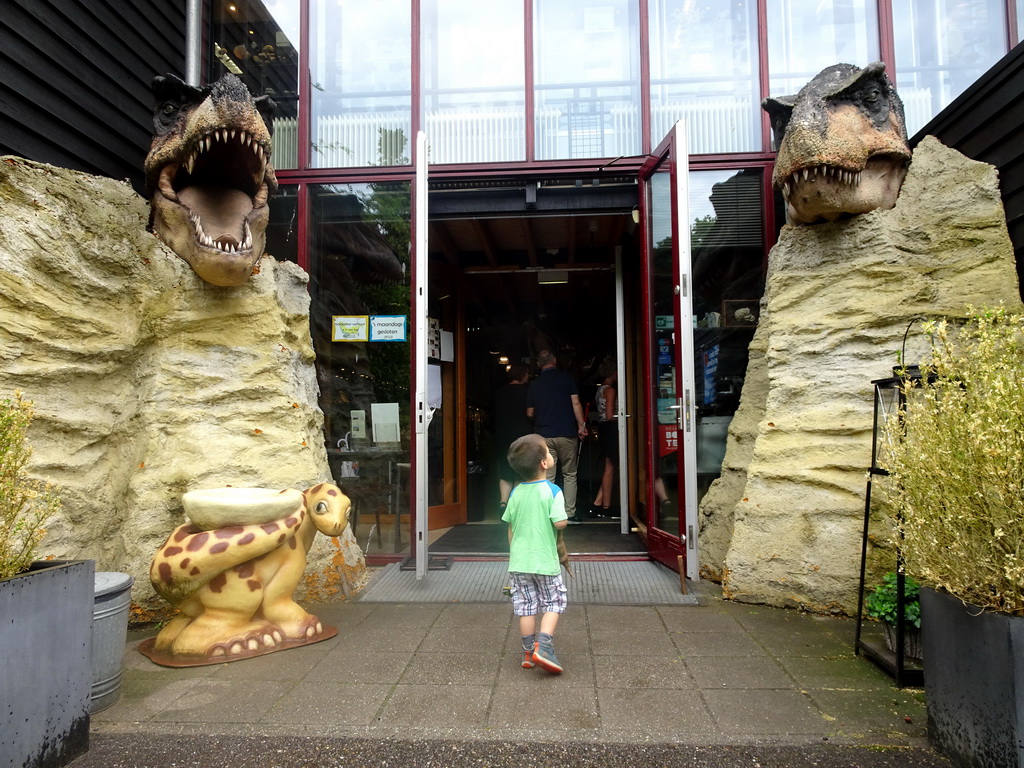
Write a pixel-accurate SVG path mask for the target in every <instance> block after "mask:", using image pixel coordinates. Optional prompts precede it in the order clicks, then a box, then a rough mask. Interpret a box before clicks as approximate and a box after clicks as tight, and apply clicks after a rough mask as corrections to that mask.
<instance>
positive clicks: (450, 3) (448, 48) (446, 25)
mask: <svg viewBox="0 0 1024 768" xmlns="http://www.w3.org/2000/svg"><path fill="white" fill-rule="evenodd" d="M420 14H421V24H422V28H423V36H422V46H421V55H422V58H423V65H422V72H423V114H424V117H423V120H424V125H425V127H426V132H427V137H428V138H429V140H430V161H431V162H432V163H472V162H497V161H513V160H523V159H525V157H526V92H525V77H526V74H525V65H524V46H523V34H524V33H523V3H522V0H488V2H486V3H481V2H479V1H478V0H444V2H441V1H440V0H424V2H423V3H422V4H421V6H420Z"/></svg>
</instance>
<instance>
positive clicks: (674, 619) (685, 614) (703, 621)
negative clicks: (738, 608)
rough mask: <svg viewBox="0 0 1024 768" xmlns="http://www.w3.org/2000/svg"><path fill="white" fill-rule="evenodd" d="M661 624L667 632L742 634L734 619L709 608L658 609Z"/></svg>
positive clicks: (740, 626) (741, 628) (740, 627)
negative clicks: (662, 623)
mask: <svg viewBox="0 0 1024 768" xmlns="http://www.w3.org/2000/svg"><path fill="white" fill-rule="evenodd" d="M658 612H659V613H660V614H661V619H662V622H664V624H665V626H666V627H667V628H668V630H669V632H714V633H716V634H724V633H735V632H742V631H743V627H742V625H741V624H740V623H739V622H737V621H736V619H735V617H733V616H729V615H728V614H724V613H719V612H717V611H714V610H712V609H709V608H704V607H699V608H687V607H680V608H666V607H664V606H662V607H659V608H658Z"/></svg>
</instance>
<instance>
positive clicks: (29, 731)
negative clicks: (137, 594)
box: [0, 560, 95, 768]
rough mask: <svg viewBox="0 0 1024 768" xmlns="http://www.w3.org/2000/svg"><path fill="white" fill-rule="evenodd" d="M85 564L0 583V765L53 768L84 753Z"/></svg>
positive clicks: (88, 567) (87, 661) (89, 579)
mask: <svg viewBox="0 0 1024 768" xmlns="http://www.w3.org/2000/svg"><path fill="white" fill-rule="evenodd" d="M94 570H95V564H94V563H93V561H92V560H73V561H53V562H43V563H35V564H33V566H32V568H31V569H30V570H28V571H26V572H25V573H21V574H19V575H17V576H13V577H11V578H9V579H4V580H0V659H2V662H0V712H2V713H3V715H2V717H0V766H2V768H7V766H12V768H13V767H14V766H17V767H18V768H22V766H24V767H25V768H56V767H57V766H62V765H66V764H67V763H69V762H71V761H72V760H74V759H75V758H76V757H78V756H79V755H82V754H84V753H85V752H86V751H87V750H88V749H89V699H90V692H91V689H92V665H91V660H92V617H93V605H94V598H93V593H94V590H95V586H94V583H93V581H94V577H93V571H94Z"/></svg>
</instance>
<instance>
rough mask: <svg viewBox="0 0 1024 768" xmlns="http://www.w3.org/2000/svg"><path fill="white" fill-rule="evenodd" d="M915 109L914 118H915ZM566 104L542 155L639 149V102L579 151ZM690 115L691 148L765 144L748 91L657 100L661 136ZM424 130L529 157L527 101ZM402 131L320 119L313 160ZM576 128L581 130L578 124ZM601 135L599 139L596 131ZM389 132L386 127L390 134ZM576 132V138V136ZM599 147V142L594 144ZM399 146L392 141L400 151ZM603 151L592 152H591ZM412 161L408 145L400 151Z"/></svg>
mask: <svg viewBox="0 0 1024 768" xmlns="http://www.w3.org/2000/svg"><path fill="white" fill-rule="evenodd" d="M929 98H930V97H929V96H928V94H927V93H926V92H925V93H923V94H917V93H914V94H912V95H911V98H909V99H908V98H904V103H905V106H906V109H907V122H908V124H921V123H918V121H919V120H920V119H921V115H922V109H925V110H926V109H927V107H926V106H925V105H926V104H927V102H928V100H929ZM912 116H913V117H912ZM568 117H569V115H567V114H566V113H564V112H563V111H562V110H561V109H556V108H541V109H539V110H538V111H537V119H536V125H535V126H534V129H535V135H536V154H537V157H538V158H540V159H567V158H571V157H573V154H572V153H573V152H576V153H577V156H581V157H582V156H595V157H619V156H631V155H636V154H639V148H640V139H639V136H640V117H639V113H638V111H637V108H636V107H635V106H633V105H619V106H613V107H612V108H611V109H610V110H609V111H608V113H607V115H606V116H605V117H603V118H602V119H601V120H600V121H599V122H597V123H596V124H590V125H588V126H586V128H585V130H586V131H587V132H588V135H587V136H585V137H584V138H586V139H587V146H588V148H587V149H585V150H584V152H586V154H580V150H578V149H574V146H575V147H578V146H582V142H579V141H578V140H579V139H580V137H581V136H582V134H581V133H580V132H581V131H582V130H584V129H583V128H579V127H574V125H573V124H572V121H570V120H569V119H568ZM684 117H685V118H686V120H687V125H688V133H689V142H690V152H691V153H693V154H721V153H731V152H753V151H758V150H760V148H761V147H760V106H759V105H756V104H754V103H753V100H752V98H751V97H749V96H715V97H700V98H692V99H679V100H675V101H672V102H666V103H658V104H653V105H652V107H651V133H652V138H653V139H654V140H658V139H659V138H660V137H661V136H663V135H665V134H666V133H667V132H668V130H669V129H670V128H671V127H672V125H673V123H675V122H676V120H679V119H680V118H684ZM424 128H425V131H426V134H427V137H428V139H429V141H430V162H431V163H438V164H448V163H490V162H495V163H497V162H518V161H522V160H523V159H524V158H525V146H526V124H525V116H524V113H523V110H522V108H521V107H509V108H507V109H503V108H488V109H476V110H455V109H442V110H435V111H431V112H428V113H427V115H426V117H425V126H424ZM274 130H275V133H274V138H275V141H274V145H275V149H274V153H275V154H274V159H275V161H276V162H275V167H277V168H294V167H296V162H295V161H296V147H297V142H296V135H295V131H296V127H295V119H294V118H282V119H277V120H275V121H274ZM382 130H385V131H402V132H403V133H402V134H401V135H402V136H404V137H406V138H408V136H409V130H410V128H409V117H408V115H407V114H405V113H402V112H358V113H350V114H341V115H324V116H321V117H319V118H316V121H315V130H314V136H313V142H312V146H313V166H314V167H316V168H353V167H372V166H378V165H381V164H382V159H381V147H380V141H381V137H382V133H381V131H382ZM573 130H576V134H573V133H572V131H573ZM595 131H596V132H597V133H598V134H599V137H600V139H601V141H600V142H596V141H593V139H594V138H595V137H594V136H592V135H590V134H593V133H594V132H595ZM385 135H386V134H385ZM574 139H576V140H577V141H576V142H575V143H574V141H573V140H574ZM594 147H599V149H594ZM395 149H396V148H394V147H392V148H386V151H388V154H389V155H390V156H392V157H396V156H397V155H395V154H394V152H395ZM595 151H596V152H599V153H600V154H597V155H592V154H591V153H592V152H595ZM401 154H402V156H403V157H404V158H405V159H406V161H407V160H408V157H409V149H408V147H406V149H405V150H404V151H403V152H402V153H401Z"/></svg>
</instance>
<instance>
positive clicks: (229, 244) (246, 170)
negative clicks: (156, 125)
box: [159, 128, 269, 255]
mask: <svg viewBox="0 0 1024 768" xmlns="http://www.w3.org/2000/svg"><path fill="white" fill-rule="evenodd" d="M267 167H268V158H267V155H266V153H265V152H264V150H263V147H262V146H261V145H260V144H259V142H258V141H256V140H255V139H253V137H252V136H251V135H249V134H248V133H247V132H245V131H241V130H234V129H226V128H222V129H219V130H216V131H212V132H210V133H207V134H205V135H204V136H202V137H200V138H199V139H198V140H197V141H196V142H194V144H193V145H192V146H191V147H190V148H189V150H188V152H187V154H186V156H185V159H184V160H183V161H182V162H180V163H177V164H175V163H171V164H168V165H166V166H164V167H163V168H162V169H161V171H160V181H159V188H160V192H161V194H163V196H164V197H166V198H167V199H168V200H170V201H173V202H175V203H178V204H179V205H181V206H183V207H184V208H186V209H187V211H188V214H189V219H190V221H191V223H192V229H193V235H194V236H195V240H196V242H197V243H198V244H199V245H200V246H202V247H206V248H209V249H211V250H214V251H217V252H220V253H224V254H232V255H233V254H238V253H245V252H247V251H250V250H251V249H252V230H251V228H250V225H249V221H250V219H251V218H252V213H253V212H254V211H256V210H257V209H259V208H262V207H264V206H266V204H267V199H268V196H269V188H268V185H267V181H266V174H267Z"/></svg>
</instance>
